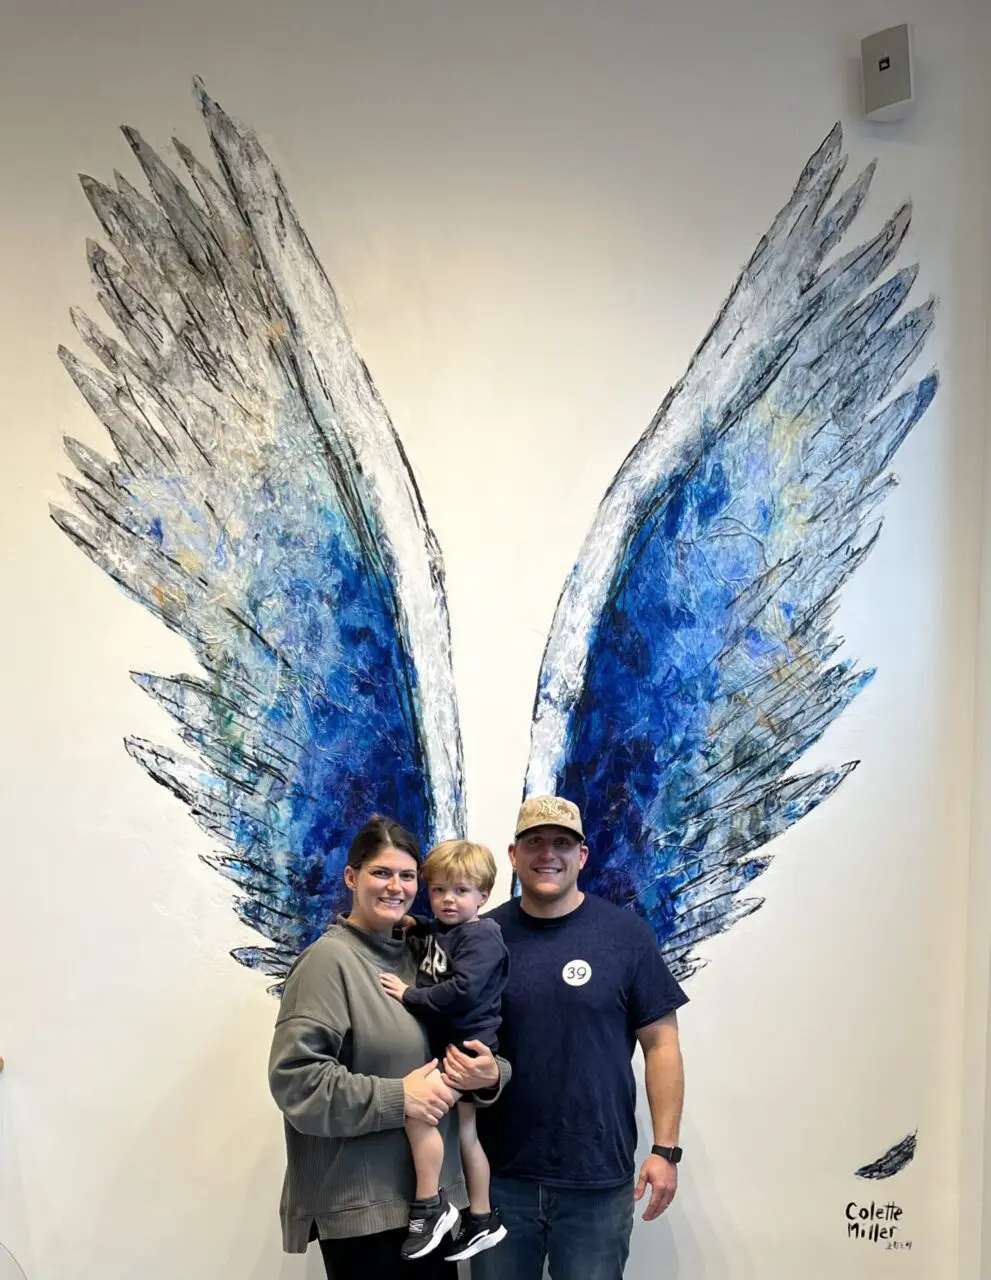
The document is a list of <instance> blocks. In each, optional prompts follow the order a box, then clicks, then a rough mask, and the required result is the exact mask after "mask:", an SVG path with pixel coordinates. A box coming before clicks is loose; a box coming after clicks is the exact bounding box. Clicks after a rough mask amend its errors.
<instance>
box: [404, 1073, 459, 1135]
mask: <svg viewBox="0 0 991 1280" xmlns="http://www.w3.org/2000/svg"><path fill="white" fill-rule="evenodd" d="M403 1093H404V1094H405V1096H406V1119H407V1120H424V1121H426V1123H427V1124H434V1125H435V1124H439V1123H440V1121H441V1120H443V1118H444V1116H446V1115H447V1113H448V1112H449V1111H450V1109H451V1108H452V1107H453V1106H454V1104H455V1102H457V1100H458V1099H457V1094H455V1093H452V1092H451V1090H450V1089H449V1088H448V1087H447V1085H446V1084H445V1083H444V1081H443V1080H442V1079H441V1075H440V1072H439V1071H438V1070H437V1059H436V1058H434V1059H433V1061H432V1062H428V1063H426V1064H425V1065H424V1066H422V1067H417V1069H416V1070H415V1071H411V1072H410V1073H409V1075H408V1076H406V1077H404V1079H403Z"/></svg>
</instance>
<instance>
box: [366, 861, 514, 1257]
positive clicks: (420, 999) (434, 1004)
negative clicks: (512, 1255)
mask: <svg viewBox="0 0 991 1280" xmlns="http://www.w3.org/2000/svg"><path fill="white" fill-rule="evenodd" d="M421 875H422V876H423V880H424V883H425V884H426V886H427V889H428V892H429V895H430V906H431V909H432V911H433V913H434V919H433V920H429V921H428V920H422V921H421V920H417V921H414V922H413V924H412V929H411V933H412V936H413V937H414V938H416V937H420V938H422V940H423V949H422V958H421V959H420V962H419V967H418V970H417V976H416V986H415V987H409V986H407V985H406V984H405V983H404V982H401V981H400V979H399V978H397V977H396V975H395V974H393V973H383V974H381V975H380V981H381V983H382V986H383V987H384V988H385V990H386V991H387V992H388V993H389V995H390V996H392V997H393V998H394V999H396V1000H401V1001H402V1003H403V1004H404V1005H405V1007H406V1008H407V1009H409V1011H410V1012H411V1013H413V1014H415V1015H416V1016H417V1017H418V1018H420V1019H421V1020H422V1021H423V1023H424V1025H425V1027H426V1029H427V1033H428V1035H429V1037H430V1051H431V1053H432V1054H433V1055H434V1057H436V1058H437V1059H438V1061H439V1062H441V1063H442V1062H443V1059H444V1055H445V1053H446V1052H447V1048H448V1046H449V1045H451V1044H454V1045H457V1047H458V1048H460V1049H461V1050H462V1051H463V1052H467V1053H469V1054H470V1053H471V1049H469V1048H466V1042H467V1041H471V1040H478V1041H481V1042H482V1043H483V1044H484V1045H486V1047H487V1048H489V1049H491V1050H492V1052H493V1053H495V1052H496V1050H497V1048H498V1044H497V1039H496V1033H497V1032H498V1030H499V1023H500V1020H501V1017H500V1007H501V1004H502V993H503V990H504V989H505V986H506V978H507V976H508V974H509V953H508V952H507V950H506V944H505V943H504V942H503V940H502V930H501V929H500V928H499V926H498V925H497V924H496V923H495V921H494V920H479V918H478V912H479V909H480V908H481V907H483V906H484V905H485V903H486V902H487V901H488V897H489V894H490V893H491V892H492V886H493V885H494V884H495V877H496V867H495V859H494V858H493V857H492V854H491V853H490V852H489V850H488V849H486V848H485V846H484V845H480V844H472V843H471V842H470V841H468V840H447V841H445V842H444V843H443V844H439V845H438V846H437V847H436V848H435V849H431V851H430V853H429V854H427V857H426V859H425V861H424V863H423V867H422V868H421ZM458 1126H459V1130H460V1139H461V1163H462V1165H463V1167H464V1171H465V1181H466V1182H467V1184H468V1200H469V1211H468V1213H466V1214H465V1216H464V1218H463V1220H462V1222H461V1227H460V1230H459V1231H458V1233H457V1235H456V1237H455V1239H454V1244H453V1246H452V1247H451V1250H450V1252H449V1253H447V1254H445V1258H446V1260H447V1261H449V1262H457V1261H460V1260H462V1259H464V1258H471V1257H473V1256H474V1255H475V1254H476V1253H481V1251H482V1250H483V1249H491V1248H492V1247H493V1246H494V1245H497V1244H498V1243H499V1242H500V1241H501V1240H504V1239H505V1237H506V1228H505V1227H504V1226H503V1225H502V1223H501V1222H500V1220H499V1214H498V1212H497V1211H495V1212H494V1211H493V1210H492V1206H491V1205H490V1203H489V1162H488V1160H487V1159H486V1158H485V1152H484V1151H483V1150H482V1147H481V1144H480V1143H479V1141H478V1132H477V1130H476V1128H475V1104H474V1102H473V1101H471V1100H470V1099H469V1098H462V1099H461V1100H460V1101H459V1102H458ZM406 1134H407V1137H408V1138H409V1143H410V1149H411V1150H412V1153H413V1164H414V1166H415V1168H416V1200H415V1201H414V1202H413V1204H412V1206H411V1207H410V1221H409V1235H408V1236H407V1238H406V1240H405V1241H404V1242H403V1249H402V1253H403V1257H404V1258H420V1257H423V1256H424V1255H425V1254H428V1253H430V1252H431V1250H433V1249H435V1248H436V1247H437V1246H438V1245H439V1244H440V1242H441V1240H442V1239H443V1237H444V1234H445V1232H446V1231H448V1230H449V1229H450V1228H451V1227H453V1226H454V1224H455V1223H456V1222H457V1220H458V1211H457V1209H455V1208H454V1207H453V1206H452V1205H451V1204H450V1203H449V1202H448V1201H447V1200H446V1199H443V1198H442V1197H441V1195H440V1173H441V1165H442V1164H443V1160H444V1143H443V1139H442V1138H441V1135H440V1132H439V1130H438V1129H437V1128H436V1127H435V1126H433V1125H430V1124H427V1122H426V1121H424V1120H407V1121H406Z"/></svg>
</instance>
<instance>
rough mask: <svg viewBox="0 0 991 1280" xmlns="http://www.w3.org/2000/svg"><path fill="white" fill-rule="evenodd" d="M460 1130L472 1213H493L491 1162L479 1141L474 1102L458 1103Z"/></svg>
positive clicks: (462, 1157) (462, 1163)
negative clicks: (490, 1182)
mask: <svg viewBox="0 0 991 1280" xmlns="http://www.w3.org/2000/svg"><path fill="white" fill-rule="evenodd" d="M458 1129H459V1130H460V1140H461V1165H462V1167H463V1169H464V1171H465V1182H466V1183H467V1184H468V1204H469V1208H470V1209H471V1212H472V1213H477V1214H479V1215H482V1214H488V1213H491V1212H492V1206H491V1205H490V1204H489V1161H488V1157H487V1156H486V1154H485V1152H484V1151H483V1150H482V1144H481V1143H480V1142H479V1140H478V1129H477V1128H476V1126H475V1104H474V1102H459V1103H458ZM417 1176H419V1175H417Z"/></svg>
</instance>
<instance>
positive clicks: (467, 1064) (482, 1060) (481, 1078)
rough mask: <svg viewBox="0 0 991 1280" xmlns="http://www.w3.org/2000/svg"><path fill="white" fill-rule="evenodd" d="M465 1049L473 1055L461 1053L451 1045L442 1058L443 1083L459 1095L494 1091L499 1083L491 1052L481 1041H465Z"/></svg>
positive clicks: (495, 1063)
mask: <svg viewBox="0 0 991 1280" xmlns="http://www.w3.org/2000/svg"><path fill="white" fill-rule="evenodd" d="M465 1048H466V1049H470V1050H471V1051H472V1053H473V1054H474V1055H475V1056H474V1057H470V1056H469V1055H468V1054H467V1053H462V1052H461V1050H460V1049H458V1048H456V1047H455V1046H454V1045H453V1044H452V1045H450V1046H449V1047H448V1050H447V1054H446V1056H445V1058H444V1083H445V1084H447V1085H450V1086H451V1088H452V1089H458V1090H460V1092H461V1093H474V1092H475V1091H476V1090H477V1089H494V1088H495V1086H496V1085H497V1084H498V1083H499V1064H498V1062H496V1060H495V1058H494V1057H493V1056H492V1050H491V1049H489V1048H488V1046H487V1045H484V1044H482V1042H481V1040H466V1041H465Z"/></svg>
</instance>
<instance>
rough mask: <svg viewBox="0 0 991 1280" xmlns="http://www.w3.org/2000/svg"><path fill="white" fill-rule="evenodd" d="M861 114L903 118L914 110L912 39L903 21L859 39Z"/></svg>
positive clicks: (909, 27)
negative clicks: (862, 94) (862, 103)
mask: <svg viewBox="0 0 991 1280" xmlns="http://www.w3.org/2000/svg"><path fill="white" fill-rule="evenodd" d="M860 73H861V81H862V84H863V90H864V115H865V116H866V117H867V119H868V120H877V121H882V122H890V121H893V120H904V119H905V117H906V116H907V115H909V114H911V112H912V111H914V110H915V42H914V38H913V35H912V24H911V23H909V22H903V23H902V24H901V26H898V27H888V28H886V29H885V30H884V31H878V32H875V34H874V35H872V36H868V37H867V38H866V39H865V40H862V41H861V42H860Z"/></svg>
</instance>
